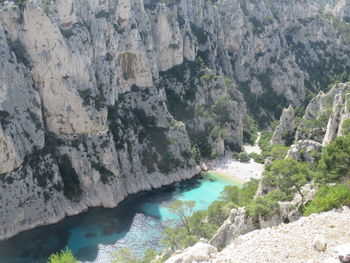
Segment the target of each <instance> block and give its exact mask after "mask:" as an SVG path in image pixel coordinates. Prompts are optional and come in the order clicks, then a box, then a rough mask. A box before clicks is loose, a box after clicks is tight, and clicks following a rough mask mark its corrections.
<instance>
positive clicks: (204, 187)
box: [0, 174, 238, 263]
mask: <svg viewBox="0 0 350 263" xmlns="http://www.w3.org/2000/svg"><path fill="white" fill-rule="evenodd" d="M232 184H236V183H234V182H233V181H231V180H228V179H225V178H223V177H218V176H216V175H214V174H211V175H209V176H207V177H205V178H201V177H196V178H193V179H190V180H187V181H184V182H181V183H177V184H174V185H172V186H168V187H163V188H161V189H158V190H153V191H149V192H144V193H139V194H136V195H132V196H130V197H128V198H127V199H126V200H125V201H123V202H122V203H121V204H120V205H119V206H118V207H117V208H113V209H106V208H93V209H90V210H89V211H88V212H86V213H83V214H80V215H78V216H73V217H69V218H66V219H64V220H63V221H61V222H59V223H57V224H54V225H50V226H44V227H39V228H36V229H34V230H31V231H27V232H24V233H21V234H19V235H17V236H15V237H14V238H12V239H10V240H7V241H4V242H0V263H34V262H35V263H42V262H46V260H47V257H48V256H49V255H50V254H51V253H53V252H57V251H60V250H61V249H64V248H66V247H68V248H70V249H71V250H72V251H73V253H74V254H75V255H76V257H77V258H78V260H80V261H83V262H106V261H107V260H106V259H107V258H108V257H109V254H110V252H111V251H113V250H116V249H118V248H121V247H131V248H132V249H133V250H134V251H135V252H136V253H137V254H139V255H142V253H143V252H144V251H145V250H146V249H147V248H153V249H155V250H160V249H161V248H162V247H161V245H160V244H159V241H160V239H161V234H162V230H163V229H164V228H165V227H167V226H169V225H171V224H174V222H176V220H177V218H176V216H175V215H173V214H171V213H170V212H169V211H168V209H167V205H169V203H171V202H173V201H176V200H187V201H188V200H193V201H195V202H196V207H195V210H197V211H198V210H203V209H206V208H207V207H208V206H209V205H210V203H211V202H213V201H215V200H217V198H218V197H219V195H220V192H221V191H222V190H223V188H224V187H225V186H226V185H232ZM236 185H238V184H236Z"/></svg>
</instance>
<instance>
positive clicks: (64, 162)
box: [58, 154, 82, 201]
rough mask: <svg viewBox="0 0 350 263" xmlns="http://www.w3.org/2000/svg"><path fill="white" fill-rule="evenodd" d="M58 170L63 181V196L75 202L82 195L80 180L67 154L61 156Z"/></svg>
mask: <svg viewBox="0 0 350 263" xmlns="http://www.w3.org/2000/svg"><path fill="white" fill-rule="evenodd" d="M58 168H59V171H60V175H61V177H62V181H63V194H64V196H65V197H67V198H68V199H70V200H72V201H77V200H78V199H79V197H80V195H81V193H82V190H81V188H80V180H79V176H78V174H77V173H76V171H75V169H74V168H73V166H72V163H71V161H70V159H69V156H68V155H67V154H64V155H62V157H61V160H60V162H59V164H58Z"/></svg>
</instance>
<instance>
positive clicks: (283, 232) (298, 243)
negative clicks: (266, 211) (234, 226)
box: [166, 208, 350, 263]
mask: <svg viewBox="0 0 350 263" xmlns="http://www.w3.org/2000/svg"><path fill="white" fill-rule="evenodd" d="M347 255H350V209H349V208H343V209H342V210H338V211H330V212H326V213H322V214H319V215H311V216H309V217H303V218H301V219H300V220H298V221H296V222H293V223H290V224H282V225H280V226H278V227H272V228H266V229H262V230H256V231H253V232H250V233H248V234H246V235H242V236H240V237H238V238H236V239H235V240H234V241H233V242H232V243H231V244H230V245H228V246H227V247H226V248H224V249H223V250H222V251H221V252H218V251H217V249H216V247H214V246H211V245H210V244H208V243H205V242H199V243H197V244H196V245H194V246H193V247H190V248H187V249H186V250H184V251H182V252H180V253H178V254H175V255H173V256H172V257H171V258H169V259H168V260H167V261H166V263H189V262H212V263H238V262H245V263H256V262H260V263H262V262H266V263H267V262H268V263H274V262H276V263H277V262H278V263H281V262H284V263H296V262H307V263H336V262H350V257H349V256H347ZM341 260H342V261H341Z"/></svg>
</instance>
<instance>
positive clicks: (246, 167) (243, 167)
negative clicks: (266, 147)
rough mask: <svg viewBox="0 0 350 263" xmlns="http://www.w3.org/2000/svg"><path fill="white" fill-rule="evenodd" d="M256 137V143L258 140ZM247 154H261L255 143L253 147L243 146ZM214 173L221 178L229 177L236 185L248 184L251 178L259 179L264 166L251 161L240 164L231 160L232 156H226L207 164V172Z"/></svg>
mask: <svg viewBox="0 0 350 263" xmlns="http://www.w3.org/2000/svg"><path fill="white" fill-rule="evenodd" d="M259 137H260V134H259V135H258V138H257V141H258V140H259ZM244 150H245V152H247V153H253V152H254V153H257V154H260V153H261V149H260V148H259V146H258V144H257V142H256V143H255V145H253V146H251V145H247V146H244ZM210 171H214V172H215V173H218V174H220V175H222V176H226V177H230V178H231V179H232V180H233V181H236V182H238V183H245V182H248V181H249V180H250V179H251V178H254V179H260V178H261V176H262V173H263V171H264V165H263V164H260V163H256V162H254V160H251V161H250V162H248V163H242V162H239V161H237V160H235V159H233V158H232V154H228V155H226V156H225V157H223V158H221V159H217V160H215V161H213V162H211V163H209V172H210Z"/></svg>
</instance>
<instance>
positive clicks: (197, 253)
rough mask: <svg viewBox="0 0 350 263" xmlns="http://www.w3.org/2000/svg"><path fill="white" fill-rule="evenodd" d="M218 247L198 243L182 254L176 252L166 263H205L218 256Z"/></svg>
mask: <svg viewBox="0 0 350 263" xmlns="http://www.w3.org/2000/svg"><path fill="white" fill-rule="evenodd" d="M216 253H217V249H216V247H214V246H212V245H210V244H208V243H204V242H198V243H197V244H195V245H194V246H193V247H189V248H187V249H185V250H184V251H182V252H178V253H177V252H175V253H174V254H173V255H172V256H171V257H170V258H169V259H168V260H166V261H165V263H192V262H203V261H207V260H209V259H210V258H211V255H213V254H216Z"/></svg>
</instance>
